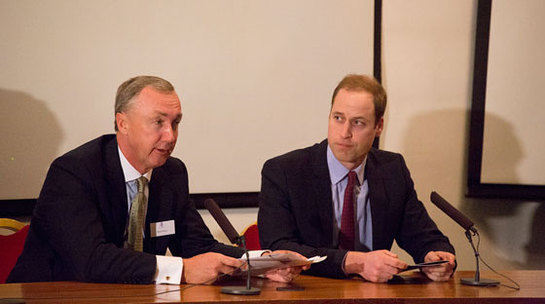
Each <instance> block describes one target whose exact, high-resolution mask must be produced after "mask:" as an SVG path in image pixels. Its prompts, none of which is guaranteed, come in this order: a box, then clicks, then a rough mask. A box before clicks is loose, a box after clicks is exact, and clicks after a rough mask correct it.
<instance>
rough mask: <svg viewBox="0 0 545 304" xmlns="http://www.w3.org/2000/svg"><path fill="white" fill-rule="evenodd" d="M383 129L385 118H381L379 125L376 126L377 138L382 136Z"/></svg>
mask: <svg viewBox="0 0 545 304" xmlns="http://www.w3.org/2000/svg"><path fill="white" fill-rule="evenodd" d="M383 128H384V117H381V118H380V120H379V121H378V123H377V125H376V126H375V130H376V134H375V136H376V137H379V136H380V134H382V130H383Z"/></svg>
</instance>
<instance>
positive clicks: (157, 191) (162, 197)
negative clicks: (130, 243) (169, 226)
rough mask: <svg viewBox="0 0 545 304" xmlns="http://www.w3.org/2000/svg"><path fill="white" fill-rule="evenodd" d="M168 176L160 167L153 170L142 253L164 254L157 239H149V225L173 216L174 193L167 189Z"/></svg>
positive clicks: (170, 218)
mask: <svg viewBox="0 0 545 304" xmlns="http://www.w3.org/2000/svg"><path fill="white" fill-rule="evenodd" d="M167 181H168V175H167V173H166V169H165V168H164V167H163V166H161V167H158V168H155V169H153V172H152V174H151V181H150V183H149V197H148V210H147V213H146V226H145V231H144V234H145V239H144V251H145V252H150V253H158V254H164V252H163V247H164V248H166V245H165V246H159V245H158V243H157V242H158V241H159V240H162V241H165V239H164V238H163V239H161V238H158V237H151V235H150V225H151V223H157V222H161V221H167V220H173V219H174V217H173V215H174V214H175V210H174V208H175V205H174V204H173V203H174V202H175V197H174V191H173V190H172V189H171V188H170V187H169V183H168V182H167Z"/></svg>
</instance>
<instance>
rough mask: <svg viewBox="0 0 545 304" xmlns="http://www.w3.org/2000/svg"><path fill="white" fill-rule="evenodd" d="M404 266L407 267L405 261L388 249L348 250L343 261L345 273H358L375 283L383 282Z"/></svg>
mask: <svg viewBox="0 0 545 304" xmlns="http://www.w3.org/2000/svg"><path fill="white" fill-rule="evenodd" d="M405 268H407V263H405V262H403V261H401V260H400V259H398V258H397V254H395V253H393V252H390V251H388V250H376V251H370V252H358V251H349V252H348V253H347V254H346V259H345V261H344V272H345V273H346V274H358V275H360V276H362V277H363V278H364V279H366V280H368V281H371V282H375V283H384V282H386V281H388V280H390V279H391V278H393V276H394V275H395V274H398V273H399V272H400V271H401V270H403V269H405Z"/></svg>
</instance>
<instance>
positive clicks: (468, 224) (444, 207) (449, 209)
mask: <svg viewBox="0 0 545 304" xmlns="http://www.w3.org/2000/svg"><path fill="white" fill-rule="evenodd" d="M430 200H431V202H432V203H433V204H434V205H435V206H437V207H438V208H439V209H441V211H443V212H444V213H445V214H446V215H448V216H449V217H450V218H451V219H453V220H454V221H455V222H456V223H458V225H460V226H462V228H464V229H465V230H466V231H467V230H471V231H476V229H475V227H473V222H472V221H471V220H470V219H468V218H467V217H466V216H465V215H464V214H462V213H461V212H460V211H458V209H456V208H454V206H452V205H451V204H449V203H448V202H447V201H446V200H445V199H444V198H442V197H441V195H439V194H438V193H437V192H435V191H432V193H431V195H430Z"/></svg>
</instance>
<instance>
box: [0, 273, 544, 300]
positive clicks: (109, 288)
mask: <svg viewBox="0 0 545 304" xmlns="http://www.w3.org/2000/svg"><path fill="white" fill-rule="evenodd" d="M502 273H504V274H506V275H508V276H510V277H511V278H512V279H514V280H515V281H517V282H518V283H519V284H520V286H521V289H520V290H518V291H517V290H513V289H509V288H507V287H504V286H499V287H472V286H465V285H461V284H460V277H472V276H473V272H469V271H460V272H457V273H456V274H455V277H454V279H452V280H450V281H449V282H427V283H425V284H406V285H390V284H374V283H369V282H364V281H362V280H334V279H326V278H318V277H312V276H299V277H298V278H296V279H295V281H294V282H293V285H294V286H300V287H303V288H304V290H300V291H277V290H276V288H277V287H283V286H288V285H287V284H282V283H276V282H270V281H268V280H264V279H254V284H255V285H256V286H257V287H259V288H261V294H260V295H257V296H238V295H227V294H222V293H220V289H221V287H222V285H233V283H236V282H233V281H229V282H227V281H222V282H219V283H216V284H215V285H212V286H201V285H199V286H190V285H179V286H178V285H170V286H168V285H124V284H92V283H78V282H51V283H25V284H0V298H3V299H5V298H18V299H24V301H25V302H26V303H181V302H183V303H202V302H230V303H243V302H244V303H250V302H260V303H296V302H306V303H438V304H441V303H449V304H450V303H485V304H486V303H525V304H527V303H545V271H502ZM419 275H420V274H418V273H414V274H413V276H419ZM482 277H486V278H491V279H497V280H499V281H501V282H502V283H505V284H509V285H512V284H511V283H509V282H508V281H506V280H505V279H503V278H501V277H499V276H497V275H494V274H492V273H490V272H483V273H482ZM240 284H241V285H243V282H242V281H240ZM180 289H181V290H180ZM0 303H2V301H1V300H0Z"/></svg>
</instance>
